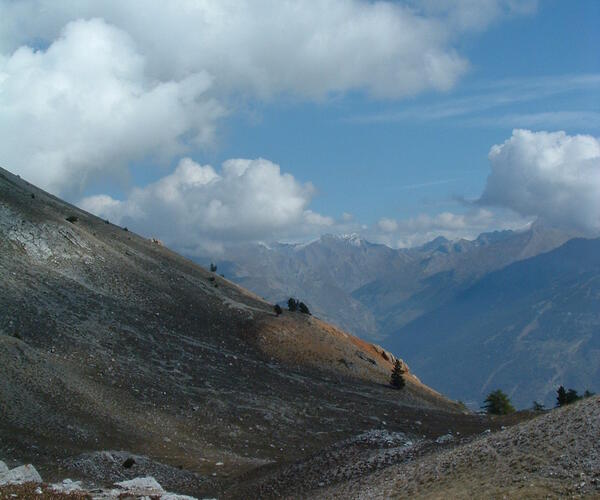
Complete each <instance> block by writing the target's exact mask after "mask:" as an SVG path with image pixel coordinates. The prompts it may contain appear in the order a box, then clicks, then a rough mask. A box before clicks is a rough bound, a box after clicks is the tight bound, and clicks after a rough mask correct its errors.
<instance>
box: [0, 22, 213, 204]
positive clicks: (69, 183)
mask: <svg viewBox="0 0 600 500" xmlns="http://www.w3.org/2000/svg"><path fill="white" fill-rule="evenodd" d="M146 63H147V61H146V59H145V57H144V56H143V55H142V54H140V53H139V51H138V50H137V47H136V43H135V42H134V41H133V40H132V38H131V37H130V36H129V35H128V34H127V33H125V32H124V31H122V30H120V29H118V28H115V27H114V26H111V25H108V24H107V23H106V22H104V21H103V20H100V19H92V20H89V21H83V20H79V21H73V22H70V23H69V24H67V25H66V26H65V28H64V29H63V30H62V31H61V33H60V35H59V36H58V38H57V39H56V40H54V41H53V42H52V43H51V44H50V45H49V46H48V47H47V48H45V49H43V50H34V49H32V48H30V47H27V46H22V47H20V48H18V49H17V50H15V51H14V52H13V53H12V54H10V55H9V56H4V57H2V56H0V136H1V137H2V141H1V145H0V162H1V163H2V164H3V165H5V166H6V167H8V168H9V169H11V170H13V171H15V172H17V173H19V174H21V175H23V176H25V177H26V178H27V179H28V180H29V181H31V182H33V183H35V184H38V185H40V186H41V187H43V188H45V189H48V190H50V191H51V192H53V193H57V194H63V195H65V194H69V193H77V192H79V191H81V189H83V188H84V187H85V186H87V185H88V184H89V183H90V182H92V181H93V180H94V179H97V178H98V177H102V178H104V179H106V178H107V177H108V178H110V176H111V175H114V176H123V175H125V174H126V172H127V166H128V164H129V162H132V161H135V160H140V159H143V158H147V157H149V156H151V157H154V158H165V159H168V158H170V157H171V156H172V155H174V154H178V153H181V152H182V151H185V149H186V145H188V144H189V145H193V146H196V147H198V146H202V145H206V144H208V143H210V142H211V139H212V136H213V133H214V128H215V123H216V121H217V120H218V119H219V118H220V117H221V116H222V115H223V109H222V107H221V105H219V104H218V103H217V102H216V101H214V100H212V99H210V98H208V97H206V96H205V94H206V92H207V91H208V90H209V88H210V86H211V78H210V77H209V76H208V74H207V73H205V72H198V73H190V74H188V75H186V76H185V77H182V78H181V79H178V80H169V81H160V80H156V79H153V78H150V77H149V76H148V74H147V72H146Z"/></svg>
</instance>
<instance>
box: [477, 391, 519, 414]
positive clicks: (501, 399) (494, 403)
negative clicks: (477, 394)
mask: <svg viewBox="0 0 600 500" xmlns="http://www.w3.org/2000/svg"><path fill="white" fill-rule="evenodd" d="M482 408H483V409H484V410H485V412H486V413H488V414H489V415H508V414H509V413H514V412H515V408H514V406H513V405H512V404H511V402H510V399H509V397H508V396H507V395H506V394H505V393H504V392H502V391H501V390H500V389H498V390H496V391H494V392H490V393H489V394H488V397H487V398H485V400H484V405H483V407H482Z"/></svg>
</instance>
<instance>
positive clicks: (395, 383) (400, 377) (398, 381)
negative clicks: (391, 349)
mask: <svg viewBox="0 0 600 500" xmlns="http://www.w3.org/2000/svg"><path fill="white" fill-rule="evenodd" d="M390 384H391V386H392V387H394V388H396V389H402V388H403V387H404V386H405V385H406V381H405V380H404V368H403V367H402V363H401V362H400V360H399V359H397V360H396V363H394V369H393V370H392V376H391V377H390Z"/></svg>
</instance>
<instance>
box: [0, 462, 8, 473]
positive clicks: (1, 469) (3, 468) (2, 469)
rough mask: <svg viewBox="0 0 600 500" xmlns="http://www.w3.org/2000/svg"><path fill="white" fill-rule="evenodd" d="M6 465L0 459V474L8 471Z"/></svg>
mask: <svg viewBox="0 0 600 500" xmlns="http://www.w3.org/2000/svg"><path fill="white" fill-rule="evenodd" d="M8 470H9V469H8V467H7V466H6V464H5V463H4V462H3V461H2V460H0V474H5V473H7V472H8Z"/></svg>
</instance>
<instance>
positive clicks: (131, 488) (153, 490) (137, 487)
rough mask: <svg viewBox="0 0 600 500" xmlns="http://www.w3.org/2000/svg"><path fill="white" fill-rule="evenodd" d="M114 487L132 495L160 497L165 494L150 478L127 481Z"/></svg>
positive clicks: (155, 481) (156, 482)
mask: <svg viewBox="0 0 600 500" xmlns="http://www.w3.org/2000/svg"><path fill="white" fill-rule="evenodd" d="M115 485H116V486H118V487H119V488H122V489H124V490H126V491H127V493H131V494H134V495H162V494H163V493H165V490H163V487H162V486H161V485H160V484H158V481H157V480H156V479H154V478H153V477H151V476H148V477H136V478H134V479H131V480H129V481H121V482H120V483H115Z"/></svg>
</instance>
